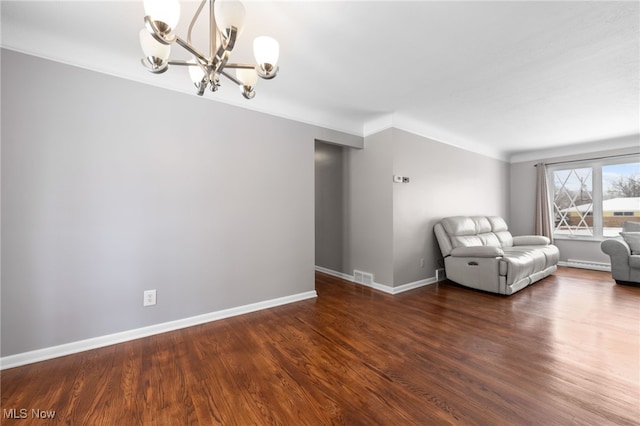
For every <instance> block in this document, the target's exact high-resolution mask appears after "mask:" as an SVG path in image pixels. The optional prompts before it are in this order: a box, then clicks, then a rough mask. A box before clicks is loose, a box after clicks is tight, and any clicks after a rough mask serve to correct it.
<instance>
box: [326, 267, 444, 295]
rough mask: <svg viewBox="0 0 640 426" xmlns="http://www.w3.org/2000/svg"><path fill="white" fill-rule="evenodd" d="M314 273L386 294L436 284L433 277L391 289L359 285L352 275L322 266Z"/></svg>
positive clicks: (382, 285) (372, 285) (376, 284)
mask: <svg viewBox="0 0 640 426" xmlns="http://www.w3.org/2000/svg"><path fill="white" fill-rule="evenodd" d="M316 271H318V272H324V273H325V274H327V275H332V276H334V277H338V278H342V279H344V280H347V281H351V282H354V283H356V284H359V285H363V286H365V287H371V288H373V289H376V290H380V291H383V292H385V293H388V294H398V293H402V292H404V291H409V290H413V289H416V288H419V287H424V286H425V285H430V284H435V283H436V282H437V281H436V278H435V277H431V278H427V279H424V280H420V281H414V282H412V283H407V284H403V285H401V286H398V287H391V286H388V285H386V284H380V283H377V282H375V281H374V282H373V283H371V285H368V284H364V283H361V282H357V281H356V280H355V279H354V278H353V275H349V274H345V273H342V272H337V271H333V270H331V269H327V268H323V267H322V266H316Z"/></svg>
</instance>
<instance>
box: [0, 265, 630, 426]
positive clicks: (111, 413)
mask: <svg viewBox="0 0 640 426" xmlns="http://www.w3.org/2000/svg"><path fill="white" fill-rule="evenodd" d="M316 282H317V284H316V287H317V291H318V295H319V297H318V298H317V299H316V300H309V301H303V302H298V303H294V304H291V305H286V306H282V307H278V308H274V309H269V310H265V311H261V312H256V313H252V314H248V315H243V316H240V317H234V318H230V319H225V320H221V321H217V322H212V323H208V324H204V325H200V326H196V327H191V328H187V329H183V330H179V331H175V332H170V333H165V334H161V335H157V336H152V337H148V338H144V339H139V340H135V341H131V342H126V343H122V344H118V345H114V346H109V347H105V348H101V349H97V350H92V351H87V352H84V353H80V354H76V355H71V356H66V357H62V358H57V359H53V360H49V361H45V362H40V363H36V364H31V365H27V366H23V367H17V368H13V369H8V370H5V371H2V373H1V377H0V379H1V387H2V409H3V419H2V424H7V425H10V424H20V425H27V424H68V425H83V424H86V425H138V424H141V425H191V424H201V425H214V424H224V425H253V424H255V425H263V424H283V425H324V424H349V425H375V424H380V425H412V424H419V425H440V424H477V425H501V424H504V425H572V424H578V425H606V424H617V425H633V424H635V425H637V424H640V423H639V422H640V408H639V406H640V389H639V387H640V384H639V382H640V287H633V286H621V285H616V284H615V283H614V282H613V280H612V279H611V275H610V274H608V273H604V272H594V271H584V270H578V269H568V268H560V269H559V270H558V272H557V273H556V274H555V275H553V276H551V277H548V278H546V279H544V280H542V281H540V282H539V283H537V284H535V285H533V286H531V287H529V288H527V289H525V290H523V291H521V292H519V293H517V294H515V295H512V296H509V297H504V296H497V295H491V294H486V293H482V292H478V291H474V290H470V289H466V288H463V287H459V286H456V285H454V284H452V283H449V282H446V281H445V282H442V283H439V284H434V285H431V286H427V287H423V288H420V289H416V290H413V291H409V292H405V293H402V294H399V295H396V296H390V295H387V294H384V293H380V292H377V291H375V290H371V289H369V288H366V287H361V286H357V285H354V284H352V283H346V282H344V281H342V280H339V279H337V278H333V277H331V276H328V275H324V274H321V273H318V274H317V276H316ZM11 409H16V411H15V413H16V414H18V415H19V414H20V411H19V410H20V409H27V410H28V415H27V419H24V420H18V419H8V418H6V417H9V416H8V415H7V413H9V414H10V413H11V411H10V410H11ZM32 409H40V410H54V411H55V418H54V419H53V420H46V421H43V420H37V419H35V418H34V417H33V416H32V413H31V410H32Z"/></svg>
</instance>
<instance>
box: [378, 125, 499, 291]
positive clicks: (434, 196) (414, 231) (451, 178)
mask: <svg viewBox="0 0 640 426" xmlns="http://www.w3.org/2000/svg"><path fill="white" fill-rule="evenodd" d="M393 147H394V151H393V152H394V156H393V174H396V175H401V176H407V177H409V178H410V182H409V183H395V184H393V253H394V265H393V266H394V286H399V285H402V284H406V283H410V282H415V281H419V280H422V279H426V278H431V277H434V276H435V269H436V268H441V267H443V266H442V264H441V263H440V260H441V259H442V254H441V253H440V248H439V247H438V243H437V242H436V239H435V236H434V234H433V226H434V225H435V224H436V222H438V221H439V220H440V219H441V218H443V217H446V216H456V215H495V216H502V217H504V218H505V219H506V220H509V217H508V194H509V165H508V164H507V163H505V162H503V161H499V160H495V159H492V158H489V157H485V156H482V155H479V154H475V153H472V152H469V151H465V150H463V149H459V148H456V147H453V146H451V145H446V144H443V143H440V142H436V141H433V140H430V139H427V138H424V137H421V136H418V135H415V134H412V133H408V132H405V131H402V130H398V129H394V130H393ZM388 179H389V180H391V177H390V176H389V178H388ZM421 259H424V266H423V267H421V266H420V260H421Z"/></svg>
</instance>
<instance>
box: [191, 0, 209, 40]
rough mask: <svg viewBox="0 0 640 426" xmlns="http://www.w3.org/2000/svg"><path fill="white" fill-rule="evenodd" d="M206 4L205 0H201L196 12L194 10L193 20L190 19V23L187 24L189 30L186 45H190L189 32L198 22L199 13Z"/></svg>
mask: <svg viewBox="0 0 640 426" xmlns="http://www.w3.org/2000/svg"><path fill="white" fill-rule="evenodd" d="M206 3H207V0H202V2H201V3H200V6H198V10H196V13H195V15H193V18H192V19H191V23H190V24H189V30H188V31H187V43H189V44H191V32H192V31H193V26H194V25H195V23H196V21H197V20H198V17H199V16H200V12H202V9H203V8H204V5H205V4H206Z"/></svg>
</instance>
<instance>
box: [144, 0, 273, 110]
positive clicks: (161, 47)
mask: <svg viewBox="0 0 640 426" xmlns="http://www.w3.org/2000/svg"><path fill="white" fill-rule="evenodd" d="M143 3H144V11H145V15H146V16H145V17H144V23H145V27H146V28H145V29H142V30H141V31H140V45H141V46H142V51H143V52H144V56H145V57H144V58H143V59H142V65H144V66H145V67H146V68H147V69H148V70H149V71H151V72H152V73H155V74H161V73H163V72H165V71H166V70H167V69H168V68H169V65H180V66H186V67H188V68H189V75H190V76H191V79H192V80H193V83H194V85H195V86H196V89H197V94H198V95H199V96H202V95H203V94H204V91H205V89H206V88H207V87H209V89H210V90H211V91H212V92H215V91H217V90H218V87H220V75H223V76H225V77H227V78H228V79H229V80H231V81H233V82H234V83H236V84H237V85H238V86H239V87H240V91H241V92H242V95H243V96H244V97H245V98H247V99H252V98H253V97H254V96H255V90H254V89H255V85H256V82H257V81H258V77H262V78H264V79H266V80H269V79H272V78H273V77H275V76H276V74H277V73H278V66H277V62H278V55H279V53H280V47H279V45H278V42H277V41H276V40H274V39H273V38H271V37H266V36H261V37H257V38H256V39H255V40H254V41H253V52H254V55H255V57H256V62H257V64H255V65H254V64H236V63H230V62H228V60H229V55H230V53H231V50H233V47H234V46H235V43H236V39H237V38H238V36H239V35H240V33H241V32H242V27H243V23H244V15H245V9H244V6H243V5H242V3H241V2H239V1H237V0H202V2H201V3H200V6H199V7H198V10H197V11H196V13H195V15H194V16H193V18H192V19H191V24H190V25H189V30H188V32H187V40H186V41H185V40H183V39H182V38H180V37H178V36H177V35H176V33H175V27H176V25H177V23H178V20H179V18H180V3H179V1H178V0H144V2H143ZM206 3H209V55H208V56H206V55H205V54H204V53H202V52H200V51H199V50H198V49H196V48H195V47H194V46H193V45H192V44H191V32H192V30H193V26H194V24H195V23H196V21H197V20H198V17H199V16H200V13H201V12H202V9H203V8H204V6H205V4H206ZM174 43H177V44H178V45H180V46H181V47H183V48H184V49H185V50H187V51H188V52H189V53H191V54H192V55H193V60H191V61H184V60H169V55H170V54H171V45H172V44H174ZM228 69H235V75H233V74H230V73H229V72H227V70H228Z"/></svg>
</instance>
